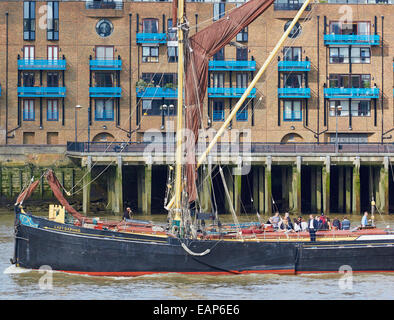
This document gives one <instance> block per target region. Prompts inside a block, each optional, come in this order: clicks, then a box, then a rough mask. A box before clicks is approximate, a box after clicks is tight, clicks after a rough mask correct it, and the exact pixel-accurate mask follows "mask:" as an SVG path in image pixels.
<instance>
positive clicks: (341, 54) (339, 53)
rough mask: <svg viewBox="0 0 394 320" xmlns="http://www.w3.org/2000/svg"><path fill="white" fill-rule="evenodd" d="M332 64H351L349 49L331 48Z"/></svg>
mask: <svg viewBox="0 0 394 320" xmlns="http://www.w3.org/2000/svg"><path fill="white" fill-rule="evenodd" d="M330 63H349V48H343V47H342V48H330Z"/></svg>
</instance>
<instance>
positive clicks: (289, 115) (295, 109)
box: [283, 100, 302, 121]
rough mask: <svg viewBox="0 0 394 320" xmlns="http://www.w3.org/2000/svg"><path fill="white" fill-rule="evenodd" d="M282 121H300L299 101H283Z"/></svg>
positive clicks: (300, 109)
mask: <svg viewBox="0 0 394 320" xmlns="http://www.w3.org/2000/svg"><path fill="white" fill-rule="evenodd" d="M283 120H284V121H301V120H302V108H301V101H300V100H285V101H284V107H283Z"/></svg>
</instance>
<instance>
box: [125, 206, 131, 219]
mask: <svg viewBox="0 0 394 320" xmlns="http://www.w3.org/2000/svg"><path fill="white" fill-rule="evenodd" d="M128 219H133V211H131V209H130V207H127V208H126V211H125V212H124V214H123V220H128Z"/></svg>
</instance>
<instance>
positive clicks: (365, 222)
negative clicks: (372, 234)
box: [361, 211, 368, 227]
mask: <svg viewBox="0 0 394 320" xmlns="http://www.w3.org/2000/svg"><path fill="white" fill-rule="evenodd" d="M367 225H368V212H367V211H365V212H364V215H363V217H362V219H361V226H362V227H366V226H367Z"/></svg>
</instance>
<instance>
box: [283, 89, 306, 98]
mask: <svg viewBox="0 0 394 320" xmlns="http://www.w3.org/2000/svg"><path fill="white" fill-rule="evenodd" d="M278 97H279V98H280V99H308V98H310V97H311V89H310V88H278Z"/></svg>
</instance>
